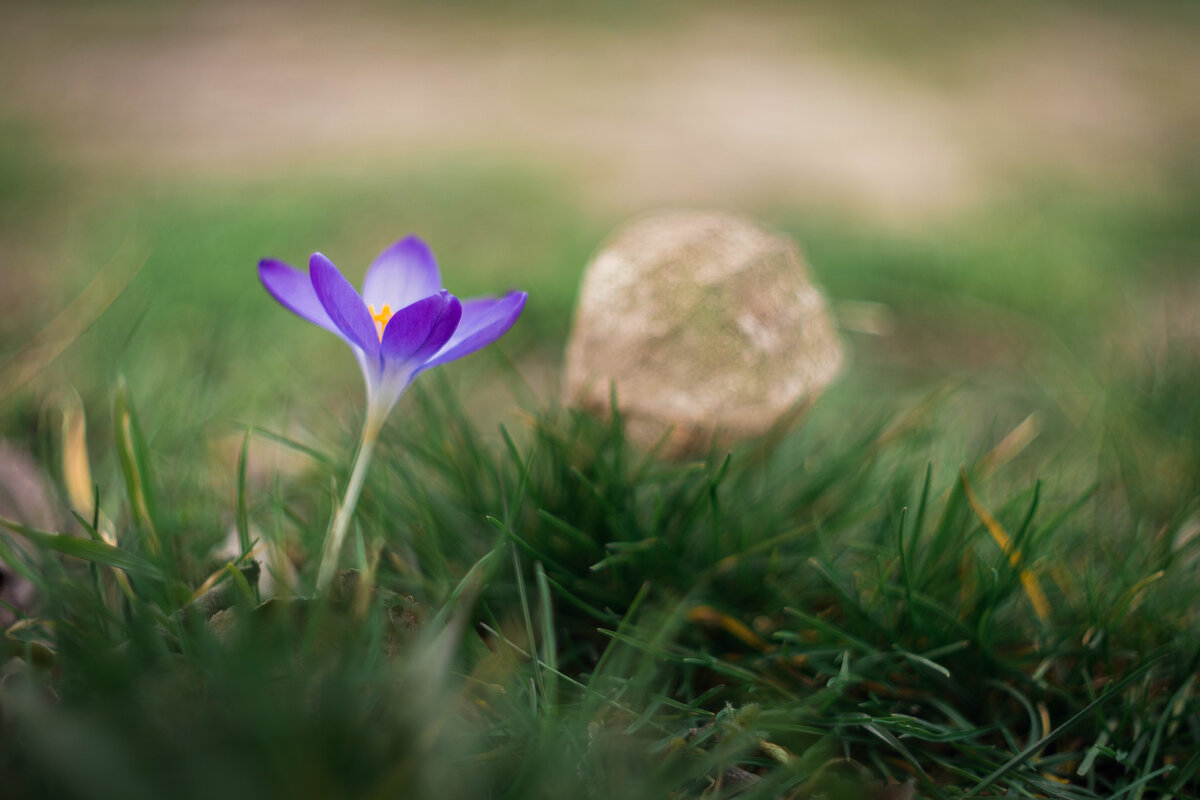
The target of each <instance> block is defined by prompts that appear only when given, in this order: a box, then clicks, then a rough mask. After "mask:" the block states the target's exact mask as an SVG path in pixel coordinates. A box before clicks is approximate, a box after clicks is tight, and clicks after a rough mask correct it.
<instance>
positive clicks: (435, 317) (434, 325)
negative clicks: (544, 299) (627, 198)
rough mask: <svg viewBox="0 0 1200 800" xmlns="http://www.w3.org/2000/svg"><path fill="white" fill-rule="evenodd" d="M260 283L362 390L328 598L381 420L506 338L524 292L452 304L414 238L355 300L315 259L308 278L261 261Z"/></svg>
mask: <svg viewBox="0 0 1200 800" xmlns="http://www.w3.org/2000/svg"><path fill="white" fill-rule="evenodd" d="M258 277H259V279H260V280H262V283H263V286H265V287H267V291H268V292H270V293H271V295H272V296H273V297H274V298H275V299H276V300H278V301H279V302H280V303H281V304H282V305H283V307H284V308H287V309H288V310H290V311H292V312H294V313H296V314H298V315H300V316H301V317H303V318H304V319H306V320H308V321H309V322H311V323H313V324H314V325H320V326H321V327H322V328H325V329H326V330H328V331H331V332H332V333H334V334H336V335H337V336H340V337H341V338H342V340H343V341H344V342H345V343H346V344H348V345H350V349H351V350H353V351H354V356H355V358H357V359H358V363H359V366H361V367H362V371H363V378H364V379H366V382H367V415H366V419H365V420H364V423H363V433H362V441H361V443H360V444H359V447H358V453H357V454H356V455H355V457H354V467H353V468H352V469H351V471H350V478H349V480H348V481H347V483H346V491H345V493H344V494H343V495H342V502H341V503H340V504H339V505H338V506H337V508H336V509H335V511H334V515H333V519H332V520H331V521H330V524H329V531H328V532H327V533H326V535H325V546H324V549H323V552H322V555H321V565H320V570H319V572H318V574H317V590H318V591H319V592H324V591H327V590H328V589H329V587H330V585H331V583H332V582H333V578H334V575H335V574H336V571H337V566H338V559H339V554H340V553H341V551H342V543H343V542H344V541H345V538H346V532H347V530H348V529H349V526H350V519H351V517H352V516H353V514H354V507H355V505H356V504H357V503H358V496H359V494H360V493H361V491H362V487H363V481H364V480H365V479H366V474H367V467H368V465H369V464H370V463H371V453H372V451H373V450H374V448H375V442H376V440H377V439H378V437H379V430H380V428H382V427H383V421H384V420H385V419H386V418H387V415H388V412H389V411H391V410H392V406H394V405H396V401H397V400H398V399H400V395H401V394H403V392H404V390H405V389H406V388H407V387H408V385H409V384H410V383H412V381H413V378H415V377H417V375H419V374H420V373H421V372H423V371H425V370H427V369H429V368H430V367H436V366H437V365H438V364H445V363H446V362H447V361H453V360H454V359H456V358H462V357H463V356H465V355H468V354H470V353H474V352H475V351H476V350H478V349H479V348H481V347H484V346H486V345H489V344H491V343H492V342H494V341H496V340H497V339H499V338H500V337H501V336H503V335H504V332H505V331H507V330H508V329H509V328H511V327H512V324H513V323H514V322H516V321H517V317H519V316H520V315H521V309H523V308H524V307H525V298H526V294H525V292H509V293H508V294H506V295H504V296H503V297H483V298H478V299H475V300H466V301H460V300H459V299H458V298H457V297H455V296H454V295H452V294H450V293H449V292H447V291H446V290H445V289H443V288H442V277H441V275H440V274H439V273H438V267H437V261H435V260H434V258H433V253H432V252H430V250H429V247H428V246H426V244H425V243H424V242H422V241H421V240H420V239H418V238H417V237H416V236H409V237H407V238H405V239H401V240H400V241H398V242H396V243H395V244H394V245H392V246H391V247H389V248H388V249H387V250H384V251H383V252H382V253H380V254H379V257H378V258H376V259H375V261H374V263H372V264H371V266H370V268H369V269H368V270H367V277H366V278H365V279H364V280H363V293H362V295H359V293H358V292H356V291H355V290H354V287H353V286H351V285H350V282H349V281H348V280H346V279H345V278H344V277H342V273H340V272H338V269H337V267H335V266H334V265H333V262H332V261H330V260H329V259H328V258H326V257H325V256H323V255H321V254H320V253H313V255H312V258H311V259H309V262H308V274H307V275H306V274H304V273H303V272H301V271H300V270H297V269H293V268H292V267H290V266H288V265H287V264H284V263H283V262H282V261H275V260H273V259H264V260H263V261H260V262H259V263H258Z"/></svg>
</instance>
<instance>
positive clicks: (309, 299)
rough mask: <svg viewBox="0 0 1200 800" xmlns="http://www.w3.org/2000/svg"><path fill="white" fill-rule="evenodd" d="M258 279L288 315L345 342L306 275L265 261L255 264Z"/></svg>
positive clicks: (272, 261)
mask: <svg viewBox="0 0 1200 800" xmlns="http://www.w3.org/2000/svg"><path fill="white" fill-rule="evenodd" d="M258 279H259V280H260V281H262V285H263V286H264V287H266V290H267V291H268V292H270V293H271V296H272V297H274V298H275V299H276V300H278V301H279V304H280V305H281V306H283V307H284V308H286V309H287V310H288V311H291V312H292V313H293V314H298V315H299V316H301V317H303V318H304V319H306V320H308V321H309V322H311V323H313V324H314V325H320V326H321V327H322V328H325V329H326V330H328V331H332V332H333V333H336V334H337V335H338V336H341V337H342V338H345V336H344V335H343V334H342V332H341V331H340V330H339V329H338V326H337V325H335V324H334V323H333V320H331V319H330V318H329V313H328V312H327V311H325V306H323V305H321V301H320V299H318V298H317V292H316V290H315V289H313V283H312V278H310V277H309V276H308V274H307V273H305V272H301V271H300V270H298V269H295V268H293V267H290V266H288V265H287V264H285V263H283V262H282V261H276V260H275V259H273V258H264V259H263V260H262V261H260V262H258Z"/></svg>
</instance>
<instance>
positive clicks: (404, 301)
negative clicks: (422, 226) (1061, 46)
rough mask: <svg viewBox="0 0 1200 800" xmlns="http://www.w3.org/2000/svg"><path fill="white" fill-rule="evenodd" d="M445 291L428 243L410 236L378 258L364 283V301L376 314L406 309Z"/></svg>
mask: <svg viewBox="0 0 1200 800" xmlns="http://www.w3.org/2000/svg"><path fill="white" fill-rule="evenodd" d="M441 288H442V276H441V275H440V274H439V273H438V266H437V260H436V259H435V258H434V257H433V252H432V251H431V250H430V249H429V246H428V245H426V244H425V242H423V241H421V240H420V239H418V238H417V237H416V236H408V237H405V238H403V239H401V240H400V241H398V242H396V243H395V244H394V245H392V246H391V247H389V248H388V249H386V250H384V251H383V252H382V253H380V254H379V257H378V258H376V259H375V261H374V262H372V264H371V266H370V268H369V269H367V277H366V278H365V279H364V280H363V299H364V300H366V301H367V303H368V304H369V305H371V306H374V308H375V310H376V311H379V310H381V309H382V308H383V307H384V306H385V305H387V306H390V307H391V308H393V309H397V308H404V307H405V306H409V305H412V304H413V303H415V302H417V301H418V300H420V299H422V298H425V297H429V296H430V295H433V294H437V293H438V290H439V289H441Z"/></svg>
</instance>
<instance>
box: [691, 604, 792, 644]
mask: <svg viewBox="0 0 1200 800" xmlns="http://www.w3.org/2000/svg"><path fill="white" fill-rule="evenodd" d="M687 618H688V622H698V623H700V624H701V625H708V626H710V627H714V628H720V629H721V630H723V631H725V632H726V633H728V634H730V635H731V636H733V637H735V638H737V639H739V640H741V641H742V642H744V643H745V644H747V645H749V646H750V647H753V648H754V649H755V650H758V651H759V652H762V653H769V652H771V651H772V650H774V649H775V648H774V647H773V646H772V645H771V644H770V643H769V642H767V641H765V640H764V639H763V638H762V637H761V636H759V635H758V634H757V633H755V632H754V631H752V630H750V628H749V627H747V626H746V625H745V624H743V623H742V622H740V621H738V620H736V619H734V618H733V617H731V616H729V615H728V614H722V613H721V612H720V611H717V610H716V609H715V608H713V607H712V606H695V607H693V608H690V609H688V613H687Z"/></svg>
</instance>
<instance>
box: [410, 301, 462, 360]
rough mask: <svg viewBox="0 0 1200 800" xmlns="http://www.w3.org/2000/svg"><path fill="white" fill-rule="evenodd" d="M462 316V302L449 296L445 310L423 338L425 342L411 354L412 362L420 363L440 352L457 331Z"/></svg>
mask: <svg viewBox="0 0 1200 800" xmlns="http://www.w3.org/2000/svg"><path fill="white" fill-rule="evenodd" d="M462 316H463V304H462V301H461V300H459V299H458V298H457V297H455V296H454V295H450V296H449V299H448V300H447V301H446V310H445V311H443V312H442V315H441V316H440V317H438V321H437V322H436V323H435V324H434V326H433V330H431V331H430V332H429V336H427V337H426V338H425V341H424V342H423V343H422V344H421V346H420V347H418V348H417V351H416V352H415V353H413V354H412V359H413V361H414V362H415V363H421V362H423V361H425V359H427V358H429V357H430V356H432V355H433V354H434V353H436V352H437V351H439V350H441V349H442V346H443V345H445V344H446V342H448V341H450V337H451V336H453V335H454V332H455V331H456V330H458V326H459V325H460V324H461V322H462Z"/></svg>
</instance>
